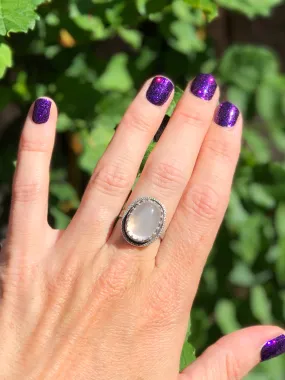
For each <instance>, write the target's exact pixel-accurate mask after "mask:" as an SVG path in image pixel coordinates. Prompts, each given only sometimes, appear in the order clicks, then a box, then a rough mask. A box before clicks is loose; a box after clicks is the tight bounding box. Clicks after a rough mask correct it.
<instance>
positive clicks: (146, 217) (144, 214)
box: [126, 201, 162, 242]
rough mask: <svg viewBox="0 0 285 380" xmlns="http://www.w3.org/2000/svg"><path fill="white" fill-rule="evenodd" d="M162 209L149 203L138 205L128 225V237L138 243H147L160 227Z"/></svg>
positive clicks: (153, 203) (155, 204)
mask: <svg viewBox="0 0 285 380" xmlns="http://www.w3.org/2000/svg"><path fill="white" fill-rule="evenodd" d="M161 216H162V209H161V207H160V206H159V204H157V203H155V202H152V201H147V202H144V203H141V204H140V205H138V206H137V207H136V208H135V209H134V210H133V211H132V212H131V214H130V216H129V218H128V221H127V223H126V232H127V234H128V236H129V237H130V238H131V239H132V240H134V241H137V242H146V241H147V240H149V239H150V238H151V237H152V235H153V233H154V232H155V231H156V229H157V227H159V225H160V222H161Z"/></svg>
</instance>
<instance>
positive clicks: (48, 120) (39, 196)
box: [6, 98, 57, 264]
mask: <svg viewBox="0 0 285 380" xmlns="http://www.w3.org/2000/svg"><path fill="white" fill-rule="evenodd" d="M56 120H57V109H56V106H55V104H54V102H53V101H52V100H50V99H48V98H39V99H38V100H37V101H36V102H35V103H34V104H33V106H32V107H31V108H30V111H29V114H28V117H27V119H26V122H25V125H24V128H23V131H22V135H21V139H20V144H19V151H18V158H17V166H16V172H15V175H14V181H13V188H12V204H11V212H10V220H9V228H8V236H7V242H6V243H7V248H8V250H9V251H10V252H12V255H13V256H16V257H15V258H16V261H17V262H19V261H20V262H21V263H22V264H24V263H25V262H26V261H27V258H26V257H24V254H23V252H29V254H30V255H32V254H33V253H34V255H36V256H39V255H40V253H41V251H42V247H43V240H44V235H45V233H46V231H47V227H48V224H47V209H48V187H49V166H50V160H51V155H52V150H53V145H54V138H55V129H56Z"/></svg>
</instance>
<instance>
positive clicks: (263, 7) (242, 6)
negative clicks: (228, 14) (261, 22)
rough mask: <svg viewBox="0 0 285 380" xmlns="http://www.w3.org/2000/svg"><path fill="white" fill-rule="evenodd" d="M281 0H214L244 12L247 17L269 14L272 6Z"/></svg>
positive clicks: (226, 6) (225, 6) (228, 7)
mask: <svg viewBox="0 0 285 380" xmlns="http://www.w3.org/2000/svg"><path fill="white" fill-rule="evenodd" d="M282 1H283V0H259V1H256V0H216V2H217V4H219V5H220V6H222V7H224V8H226V9H231V10H234V11H238V12H241V13H244V14H245V15H246V16H248V17H251V18H252V17H255V16H269V15H270V13H271V10H272V8H273V7H275V6H276V5H278V4H281V3H282Z"/></svg>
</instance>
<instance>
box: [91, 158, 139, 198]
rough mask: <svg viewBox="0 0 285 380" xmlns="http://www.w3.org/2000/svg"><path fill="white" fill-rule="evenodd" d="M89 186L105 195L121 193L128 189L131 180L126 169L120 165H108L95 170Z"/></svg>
mask: <svg viewBox="0 0 285 380" xmlns="http://www.w3.org/2000/svg"><path fill="white" fill-rule="evenodd" d="M91 186H92V187H95V188H96V189H98V190H99V191H100V192H102V193H103V194H106V195H116V194H121V193H122V192H125V191H127V190H129V189H130V187H131V186H132V181H131V178H130V174H129V171H128V170H123V169H122V168H121V167H120V165H108V166H103V167H102V168H99V169H98V170H95V172H94V174H93V176H92V178H91Z"/></svg>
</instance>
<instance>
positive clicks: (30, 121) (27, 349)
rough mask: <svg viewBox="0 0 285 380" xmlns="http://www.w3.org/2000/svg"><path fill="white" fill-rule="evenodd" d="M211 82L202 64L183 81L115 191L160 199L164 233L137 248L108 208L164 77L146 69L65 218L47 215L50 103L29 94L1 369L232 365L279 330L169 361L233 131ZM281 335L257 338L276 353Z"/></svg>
mask: <svg viewBox="0 0 285 380" xmlns="http://www.w3.org/2000/svg"><path fill="white" fill-rule="evenodd" d="M216 87H217V86H216V83H215V80H214V78H213V77H212V76H208V75H206V76H205V75H204V76H203V75H202V76H198V77H197V78H196V79H195V80H194V82H192V84H191V86H190V88H191V91H189V87H187V89H186V91H185V93H184V95H183V97H182V98H181V100H180V102H179V104H178V105H177V107H176V110H175V112H174V115H173V117H172V118H171V120H170V122H169V124H168V126H167V128H166V130H165V131H164V133H163V135H162V137H161V138H160V141H159V143H158V144H157V146H156V148H155V149H154V151H153V152H152V154H151V155H150V157H149V159H148V161H147V163H146V166H145V168H144V171H143V173H142V174H141V176H140V179H139V181H138V182H137V184H136V187H135V188H134V190H133V192H132V194H131V196H130V198H129V199H128V200H127V204H128V205H129V204H130V203H132V202H133V201H134V200H136V199H137V198H139V197H142V196H150V197H154V198H156V199H158V200H159V201H160V202H161V203H162V204H163V205H164V206H165V208H166V210H167V218H166V233H165V236H164V237H163V239H162V240H160V239H157V240H156V241H155V242H153V243H152V244H151V245H149V246H147V247H144V248H138V247H135V246H133V245H130V244H129V243H127V241H125V240H124V239H123V237H122V234H121V221H119V222H117V216H118V215H119V214H120V211H121V209H122V207H123V205H124V203H125V201H126V199H127V197H128V195H129V193H130V190H131V188H132V185H133V183H134V181H135V178H136V174H137V171H138V168H139V166H140V163H141V161H142V158H143V156H144V153H145V150H146V148H147V146H148V144H149V143H150V141H151V140H152V138H153V135H154V134H155V132H156V130H157V129H158V127H159V125H160V123H161V121H162V119H163V117H164V114H165V112H166V110H167V107H168V105H169V104H170V101H171V98H172V96H173V85H172V83H171V82H170V81H169V80H167V79H165V78H163V77H156V78H155V79H154V80H153V81H151V80H150V81H147V83H146V84H145V85H144V86H143V88H142V89H141V91H140V92H139V94H138V95H137V97H136V98H135V100H134V101H133V103H132V104H131V106H130V107H129V109H128V111H127V112H126V114H125V116H124V117H123V120H122V122H121V124H120V126H119V128H118V129H117V131H116V133H115V135H114V137H113V139H112V141H111V143H110V145H109V146H108V148H107V150H106V152H105V154H104V155H103V157H102V158H101V160H100V162H99V164H98V165H97V167H96V169H95V171H94V174H93V175H92V178H91V180H90V183H89V185H88V187H87V189H86V191H85V194H84V197H83V199H82V202H81V206H80V207H79V209H78V211H77V213H76V215H75V216H74V218H73V220H72V221H71V223H70V225H69V226H68V228H67V229H66V230H65V231H55V230H53V229H51V228H50V227H49V226H48V224H47V209H48V185H49V165H50V159H51V154H52V149H53V144H54V137H55V130H56V119H57V111H56V106H55V104H54V103H53V102H52V101H51V100H49V99H45V98H41V99H39V100H37V101H36V103H35V104H34V106H33V107H32V108H31V110H30V113H29V115H28V118H27V121H26V124H25V126H24V129H23V132H22V137H21V141H20V147H19V156H18V161H17V168H16V173H15V179H14V184H13V199H12V206H11V214H10V221H9V230H8V236H7V240H6V242H5V246H4V248H3V250H2V260H1V261H2V270H1V279H2V301H1V311H0V336H1V349H0V368H1V379H3V380H4V379H5V380H14V379H15V380H16V379H17V380H19V379H29V380H38V379H45V380H47V379H48V380H55V379H56V380H61V379H69V380H72V379H76V380H89V379H90V380H91V379H96V380H177V378H178V379H179V380H190V379H191V380H192V379H199V380H214V379H215V380H233V379H241V378H242V377H243V376H244V375H246V373H247V372H248V371H249V370H250V369H251V368H252V367H253V366H255V365H256V364H257V363H258V362H259V360H260V348H261V347H262V345H263V344H264V343H265V342H266V341H267V340H268V339H270V338H273V337H275V336H277V335H281V334H282V331H281V330H280V329H279V328H277V327H253V328H249V329H246V330H243V331H239V332H236V333H234V334H232V335H230V336H227V337H225V338H223V339H221V340H220V341H219V342H218V343H216V344H215V345H214V346H212V347H210V348H209V349H208V350H206V352H205V353H204V354H203V355H202V356H201V357H200V358H199V359H197V361H196V362H195V363H193V365H191V366H190V367H189V368H188V369H186V370H185V371H184V372H183V373H182V374H180V375H179V373H178V372H179V359H180V354H181V349H182V345H183V341H184V337H185V332H186V328H187V322H188V319H189V313H190V309H191V305H192V302H193V299H194V297H195V294H196V291H197V287H198V284H199V280H200V277H201V273H202V270H203V267H204V265H205V262H206V259H207V256H208V254H209V252H210V249H211V247H212V244H213V242H214V239H215V236H216V234H217V231H218V229H219V226H220V223H221V221H222V219H223V215H224V213H225V210H226V207H227V204H228V200H229V194H230V189H231V183H232V179H233V175H234V171H235V167H236V164H237V160H238V156H239V151H240V145H241V133H242V119H241V117H240V116H239V111H238V109H237V108H236V107H235V106H234V105H232V104H230V103H223V104H222V105H221V106H219V108H218V109H217V110H216V105H217V103H218V99H219V91H218V89H217V88H216ZM214 115H215V116H214ZM213 119H214V120H213ZM95 144H96V141H95ZM149 218H150V219H149V221H150V222H151V221H152V220H153V219H151V216H149ZM144 226H147V224H144ZM141 232H142V231H138V233H141ZM284 338H285V337H284ZM284 340H285V339H283V338H282V337H281V338H280V339H279V341H278V342H277V343H276V344H272V346H271V347H273V349H271V348H270V346H269V345H268V347H267V346H266V348H264V349H263V351H262V352H263V358H264V359H268V358H270V357H273V356H276V355H277V354H278V353H281V351H282V350H283V349H284ZM282 345H283V346H282ZM282 347H283V349H282ZM284 350H285V349H284ZM266 355H267V356H266ZM178 376H179V377H178Z"/></svg>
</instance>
